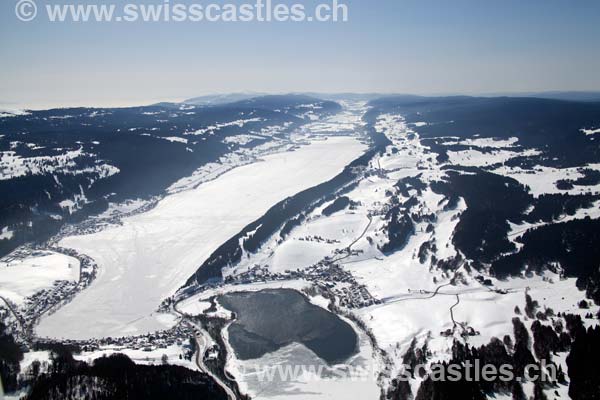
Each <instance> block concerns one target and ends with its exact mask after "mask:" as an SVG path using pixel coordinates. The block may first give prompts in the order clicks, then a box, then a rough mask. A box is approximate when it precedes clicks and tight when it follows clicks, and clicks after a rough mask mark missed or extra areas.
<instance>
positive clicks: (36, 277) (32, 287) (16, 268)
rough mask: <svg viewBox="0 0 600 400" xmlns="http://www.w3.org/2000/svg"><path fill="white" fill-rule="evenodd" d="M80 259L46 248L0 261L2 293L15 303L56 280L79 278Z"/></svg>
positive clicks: (0, 288) (0, 290) (75, 279)
mask: <svg viewBox="0 0 600 400" xmlns="http://www.w3.org/2000/svg"><path fill="white" fill-rule="evenodd" d="M78 279H79V260H77V259H76V258H73V257H69V256H66V255H63V254H58V253H53V252H44V253H43V254H36V255H35V256H33V257H29V258H25V259H12V260H9V259H7V258H5V259H4V260H3V261H0V296H2V297H5V298H6V299H9V300H11V301H12V302H14V303H16V304H21V303H23V300H24V299H25V298H26V297H29V296H31V295H33V294H34V293H36V292H38V291H40V290H42V289H46V288H49V287H51V286H52V284H53V283H54V282H55V281H60V280H63V281H77V280H78Z"/></svg>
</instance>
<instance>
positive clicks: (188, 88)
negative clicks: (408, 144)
mask: <svg viewBox="0 0 600 400" xmlns="http://www.w3.org/2000/svg"><path fill="white" fill-rule="evenodd" d="M61 1H63V2H65V3H69V2H71V3H91V2H92V1H91V0H88V1H81V0H52V2H53V3H58V2H61ZM129 1H130V2H134V1H133V0H129ZM136 1H138V2H139V1H140V0H136ZM143 1H145V2H146V3H159V2H160V0H143ZM273 1H276V0H273ZM319 1H321V0H319ZM323 1H327V0H323ZM49 2H50V1H49V0H37V3H38V8H39V9H40V13H41V12H43V6H44V4H46V3H49ZM96 2H99V3H101V2H102V1H101V0H96ZM105 2H106V1H105ZM113 2H114V3H125V2H126V1H122V0H115V1H113ZM175 2H176V1H175V0H171V3H175ZM177 2H181V3H188V4H189V3H192V2H197V3H204V4H206V3H207V2H208V1H204V2H203V1H199V0H178V1H177ZM216 2H218V3H224V2H223V1H216ZM228 2H233V3H242V2H253V0H248V1H237V0H236V1H228ZM282 2H284V3H292V1H285V0H284V1H282ZM296 2H302V3H304V4H306V5H307V7H311V5H312V4H315V3H317V1H296ZM15 3H16V0H3V1H2V2H1V4H0V63H1V64H0V65H2V67H1V72H0V103H7V102H15V103H18V104H19V105H23V103H25V105H31V106H41V105H45V104H48V105H55V104H73V105H75V104H89V105H93V104H126V103H129V104H131V103H139V102H142V103H145V102H151V101H154V100H159V99H182V98H186V97H192V96H197V95H202V94H208V93H215V92H237V91H261V92H263V91H266V92H290V91H318V92H387V93H389V92H402V93H469V94H470V93H490V92H519V91H523V92H526V91H545V90H600V73H598V71H600V23H598V21H600V1H598V0H456V1H450V0H440V1H433V0H346V1H345V3H346V4H348V6H349V9H350V20H349V22H345V23H290V22H287V23H207V22H200V23H194V22H186V23H174V22H172V23H142V22H137V23H50V22H46V21H43V18H40V15H39V14H38V18H37V19H36V20H34V21H33V22H29V23H24V22H21V21H19V20H17V18H16V17H15V13H14V6H15Z"/></svg>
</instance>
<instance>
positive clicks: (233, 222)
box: [37, 137, 365, 339]
mask: <svg viewBox="0 0 600 400" xmlns="http://www.w3.org/2000/svg"><path fill="white" fill-rule="evenodd" d="M364 150H365V146H364V145H362V144H360V143H359V142H358V141H357V140H356V138H354V137H336V138H330V139H328V140H319V141H314V142H313V143H311V144H310V145H308V146H303V147H300V148H299V149H297V150H295V151H293V152H284V153H278V154H274V155H269V156H266V157H264V161H262V162H257V163H253V164H250V165H246V166H242V167H239V168H236V169H234V170H232V171H230V172H228V173H226V174H224V175H222V176H221V177H219V178H218V179H216V180H214V181H211V182H208V183H205V184H202V185H201V186H199V187H198V188H197V189H194V190H190V191H184V192H181V193H178V194H173V195H170V196H168V197H166V198H165V199H163V200H162V201H161V202H160V203H159V204H158V205H157V206H156V208H154V209H152V210H151V211H149V212H147V213H143V214H139V215H136V216H133V217H129V218H126V219H125V220H124V221H123V225H122V226H118V227H111V228H108V229H106V230H104V231H101V232H98V233H95V234H91V235H84V236H75V237H67V238H64V239H63V240H62V241H61V243H60V245H61V246H64V247H68V248H73V249H76V250H77V251H78V252H80V253H83V254H86V255H89V256H90V257H92V258H93V259H94V260H95V261H96V262H97V264H98V266H99V273H98V277H97V279H96V280H95V281H94V282H93V283H92V285H91V286H90V287H89V288H88V289H86V290H84V291H83V292H82V293H80V294H79V295H78V296H77V297H76V298H75V299H74V300H73V301H72V302H71V303H70V304H68V305H66V306H65V307H63V308H61V309H60V310H59V311H58V312H56V313H55V314H53V315H52V316H48V317H45V318H43V319H42V320H41V323H40V325H39V326H38V327H37V333H38V334H39V335H40V336H46V337H57V338H61V337H65V338H78V339H85V338H91V337H105V336H124V335H135V334H140V333H144V332H149V331H154V330H156V329H163V328H165V327H167V326H169V325H171V324H172V323H173V318H166V317H167V316H164V315H163V316H160V315H156V314H155V313H154V310H156V308H157V307H158V305H159V304H160V302H161V301H162V300H163V299H164V298H166V297H168V296H170V295H172V294H173V293H174V292H175V291H176V290H177V289H178V288H179V287H181V286H182V285H183V284H184V283H185V281H186V280H187V278H189V277H190V276H191V275H192V274H193V273H194V272H195V270H196V269H197V268H198V267H199V266H200V265H201V264H202V262H203V261H204V260H205V259H206V258H207V257H208V256H209V255H210V254H211V253H212V252H213V251H214V250H216V248H217V247H218V246H219V245H220V244H221V243H223V242H224V241H226V240H227V239H228V238H230V237H231V236H233V235H234V234H236V233H237V232H239V231H240V230H241V229H242V228H243V227H244V226H246V225H247V224H249V223H250V222H252V221H254V220H255V219H257V218H258V217H260V216H261V215H262V214H264V213H265V212H266V211H267V210H268V209H269V208H270V207H271V206H272V205H274V204H275V203H277V202H278V201H281V200H283V199H284V198H286V197H288V196H291V195H293V194H295V193H297V192H299V191H301V190H303V189H306V188H308V187H311V186H314V185H316V184H319V183H321V182H323V181H326V180H328V179H330V178H332V177H333V176H335V175H336V174H337V173H339V172H340V171H341V170H342V169H343V168H344V166H345V165H347V164H348V163H350V162H351V161H352V160H353V159H355V158H356V157H358V156H359V155H360V154H361V153H362V152H363V151H364ZM90 315H93V320H92V321H89V319H88V318H89V316H90ZM82 321H89V322H87V323H82Z"/></svg>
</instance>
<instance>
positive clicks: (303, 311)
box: [218, 289, 358, 364]
mask: <svg viewBox="0 0 600 400" xmlns="http://www.w3.org/2000/svg"><path fill="white" fill-rule="evenodd" d="M218 301H219V303H221V304H222V305H223V307H225V308H227V309H228V310H231V311H233V312H235V314H236V317H237V318H236V320H235V321H234V322H233V323H232V324H231V325H230V327H229V342H230V344H231V346H232V347H233V349H234V351H235V353H236V356H237V357H238V358H239V359H241V360H251V359H255V358H260V357H262V356H263V355H265V354H267V353H270V352H273V351H276V350H278V349H280V348H282V347H285V346H287V345H289V344H292V343H294V342H295V343H302V344H303V345H304V346H306V347H308V348H309V349H310V350H312V351H313V352H314V353H315V354H316V355H317V356H319V357H320V358H322V359H323V360H324V361H326V362H327V363H330V364H333V363H336V362H342V361H344V360H346V359H348V358H349V357H350V356H352V355H353V354H355V353H356V351H357V350H358V337H357V335H356V332H354V329H353V328H352V327H351V326H350V325H349V324H348V323H347V322H345V321H344V320H342V319H341V318H339V317H338V316H337V315H335V314H333V313H331V312H329V311H327V310H325V309H323V308H321V307H318V306H316V305H314V304H312V303H310V302H309V301H308V299H307V298H306V297H304V295H302V294H301V293H299V292H297V291H295V290H292V289H272V290H262V291H259V292H237V293H228V294H225V295H222V296H220V297H219V298H218Z"/></svg>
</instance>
